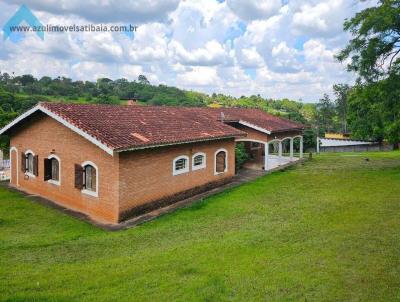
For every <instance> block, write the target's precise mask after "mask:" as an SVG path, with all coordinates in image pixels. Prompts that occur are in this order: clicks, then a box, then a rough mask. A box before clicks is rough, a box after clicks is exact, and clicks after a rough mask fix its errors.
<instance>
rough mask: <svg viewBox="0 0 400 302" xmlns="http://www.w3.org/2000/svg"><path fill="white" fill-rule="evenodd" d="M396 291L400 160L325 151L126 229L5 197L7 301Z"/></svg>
mask: <svg viewBox="0 0 400 302" xmlns="http://www.w3.org/2000/svg"><path fill="white" fill-rule="evenodd" d="M366 156H368V157H369V159H370V161H365V160H364V158H365V157H366ZM399 288H400V152H388V153H368V154H324V155H320V156H318V157H316V158H315V159H313V160H312V161H310V162H307V163H306V164H305V165H303V166H298V167H295V168H291V169H289V170H286V171H285V172H277V173H274V174H272V175H269V176H266V177H263V178H261V179H259V180H257V181H254V182H252V183H249V184H245V185H242V186H240V187H238V188H234V189H231V190H229V191H227V192H224V193H222V194H219V195H217V196H214V197H211V198H208V199H206V200H204V201H202V202H199V203H197V204H195V205H193V206H191V207H189V208H186V209H181V210H179V211H177V212H175V213H173V214H170V215H166V216H163V217H161V218H159V219H157V220H155V221H153V222H150V223H146V224H144V225H141V226H139V227H135V228H132V229H129V230H125V231H119V232H106V231H102V230H100V229H98V228H96V227H93V226H91V225H89V224H87V223H85V222H81V221H78V220H76V219H74V218H71V217H69V216H66V215H64V214H61V213H60V212H58V211H56V210H53V209H49V208H46V207H44V206H41V205H38V204H35V203H33V202H31V201H29V200H27V199H26V198H24V197H23V196H22V195H20V194H18V193H13V192H10V191H8V190H6V189H0V300H3V301H26V300H36V301H39V300H40V301H71V300H75V301H96V302H99V301H133V300H135V301H171V300H176V301H306V300H307V301H321V300H324V301H399V300H400V289H399Z"/></svg>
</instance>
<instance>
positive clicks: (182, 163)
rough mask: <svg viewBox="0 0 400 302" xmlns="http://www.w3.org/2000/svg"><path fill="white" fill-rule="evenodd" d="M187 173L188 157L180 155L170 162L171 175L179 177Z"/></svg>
mask: <svg viewBox="0 0 400 302" xmlns="http://www.w3.org/2000/svg"><path fill="white" fill-rule="evenodd" d="M187 172H189V157H188V156H186V155H181V156H178V157H176V158H175V159H174V160H173V162H172V175H179V174H182V173H187Z"/></svg>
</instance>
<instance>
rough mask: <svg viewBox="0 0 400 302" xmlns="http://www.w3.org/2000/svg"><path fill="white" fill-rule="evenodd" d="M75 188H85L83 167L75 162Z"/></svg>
mask: <svg viewBox="0 0 400 302" xmlns="http://www.w3.org/2000/svg"><path fill="white" fill-rule="evenodd" d="M75 188H77V189H79V190H82V189H83V168H82V167H81V165H78V164H75Z"/></svg>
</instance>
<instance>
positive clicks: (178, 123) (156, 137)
mask: <svg viewBox="0 0 400 302" xmlns="http://www.w3.org/2000/svg"><path fill="white" fill-rule="evenodd" d="M41 106H43V107H45V108H46V109H48V110H49V111H51V112H52V113H54V114H56V115H58V116H60V117H62V118H63V119H65V120H68V122H69V123H71V124H72V125H74V126H76V127H78V128H79V129H81V130H83V131H84V132H86V133H87V134H89V135H90V136H92V137H94V138H95V139H97V140H98V141H100V142H101V143H103V144H105V145H106V146H108V147H110V148H111V149H113V150H115V151H121V150H128V149H136V148H143V147H150V146H158V145H168V144H177V143H184V142H195V141H202V140H211V139H221V138H227V137H237V136H245V135H246V134H245V133H244V132H242V131H240V130H238V129H235V128H233V127H231V126H229V125H226V124H224V123H221V122H220V121H218V120H217V119H215V118H214V117H213V116H212V115H210V114H202V111H199V110H197V109H200V108H189V107H161V106H116V105H91V104H63V103H41Z"/></svg>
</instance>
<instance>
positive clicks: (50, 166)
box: [44, 154, 61, 185]
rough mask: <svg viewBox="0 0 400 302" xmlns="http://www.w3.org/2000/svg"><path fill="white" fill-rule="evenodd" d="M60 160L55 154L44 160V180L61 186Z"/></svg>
mask: <svg viewBox="0 0 400 302" xmlns="http://www.w3.org/2000/svg"><path fill="white" fill-rule="evenodd" d="M60 163H61V161H60V158H59V157H58V156H56V155H54V154H52V155H50V156H49V157H48V158H45V160H44V180H45V181H48V182H50V183H53V184H56V185H60V180H61V177H60Z"/></svg>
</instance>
